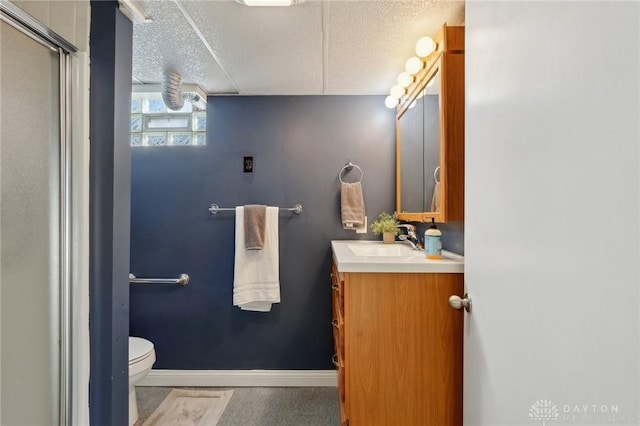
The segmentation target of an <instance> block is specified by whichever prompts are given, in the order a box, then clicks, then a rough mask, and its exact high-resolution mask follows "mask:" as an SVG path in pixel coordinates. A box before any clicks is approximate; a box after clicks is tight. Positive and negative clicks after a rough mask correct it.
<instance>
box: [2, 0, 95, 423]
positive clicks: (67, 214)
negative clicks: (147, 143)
mask: <svg viewBox="0 0 640 426" xmlns="http://www.w3.org/2000/svg"><path fill="white" fill-rule="evenodd" d="M0 20H1V21H2V22H5V23H7V24H9V25H11V26H12V27H13V28H15V29H17V30H18V31H20V32H21V33H23V34H24V35H26V36H28V37H30V38H31V39H33V40H34V41H36V42H38V43H40V44H41V45H43V46H45V47H47V48H49V49H50V50H52V51H54V52H57V53H58V55H59V60H60V70H59V72H60V81H59V100H60V135H59V137H60V142H59V147H58V149H59V151H58V155H59V177H60V182H59V195H60V199H59V224H58V226H59V235H60V238H59V242H58V245H59V258H60V265H59V266H60V272H59V283H60V284H59V291H58V298H59V312H60V318H59V333H60V358H59V359H60V361H59V372H58V373H59V390H58V391H59V394H58V399H59V403H58V405H59V418H58V424H59V425H61V426H63V425H71V424H73V423H74V419H72V413H73V412H74V410H73V409H74V404H77V403H79V402H77V401H76V400H75V398H74V395H73V392H72V391H73V387H72V383H73V379H74V369H73V366H74V359H73V356H72V354H73V353H74V346H73V345H74V344H76V342H74V341H73V336H74V331H75V330H74V329H75V326H74V325H73V324H72V321H71V318H72V315H73V310H74V306H73V305H72V296H73V294H72V291H73V289H72V276H73V273H74V267H76V268H77V267H79V265H78V264H74V262H73V260H74V259H73V254H74V252H73V247H72V241H73V239H72V238H73V237H74V236H75V235H73V234H72V232H73V230H74V229H77V228H78V224H77V223H75V222H74V220H75V218H74V217H73V216H72V207H73V206H72V172H73V170H72V165H73V158H72V122H71V106H72V105H71V104H72V93H71V86H72V77H73V73H72V63H71V60H72V55H73V54H74V53H76V52H77V49H76V47H75V46H74V45H73V44H71V43H69V42H68V41H67V40H65V39H64V38H63V37H61V36H60V35H58V34H56V33H55V32H53V31H52V30H51V29H49V28H48V27H46V26H45V25H44V24H42V23H41V22H39V21H38V20H36V19H34V18H33V17H32V16H31V15H29V14H28V13H26V12H25V11H23V10H22V9H20V8H18V7H16V6H15V5H13V4H12V3H10V2H8V1H6V0H0ZM81 237H82V236H81ZM78 284H80V283H78ZM78 343H79V342H78ZM76 353H78V352H76ZM84 356H85V354H84V353H82V352H80V357H84ZM86 356H87V358H88V354H86ZM82 403H84V402H82ZM87 404H88V401H87ZM76 420H77V419H76Z"/></svg>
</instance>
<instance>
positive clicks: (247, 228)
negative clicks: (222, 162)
mask: <svg viewBox="0 0 640 426" xmlns="http://www.w3.org/2000/svg"><path fill="white" fill-rule="evenodd" d="M266 216H267V206H259V205H253V204H252V205H248V206H244V247H245V248H246V249H247V250H262V249H263V248H264V230H265V220H266Z"/></svg>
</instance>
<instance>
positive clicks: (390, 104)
mask: <svg viewBox="0 0 640 426" xmlns="http://www.w3.org/2000/svg"><path fill="white" fill-rule="evenodd" d="M384 104H385V105H386V107H387V108H395V107H397V106H398V100H397V99H396V98H394V97H393V96H387V97H386V98H384Z"/></svg>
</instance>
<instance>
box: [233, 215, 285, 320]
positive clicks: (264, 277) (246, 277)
mask: <svg viewBox="0 0 640 426" xmlns="http://www.w3.org/2000/svg"><path fill="white" fill-rule="evenodd" d="M235 244H236V250H235V265H234V271H233V305H234V306H239V307H240V308H241V309H242V310H245V311H259V312H269V311H270V310H271V304H272V303H280V269H279V254H278V207H267V212H266V218H265V232H264V246H263V249H262V250H247V249H246V248H245V243H244V208H243V207H236V238H235Z"/></svg>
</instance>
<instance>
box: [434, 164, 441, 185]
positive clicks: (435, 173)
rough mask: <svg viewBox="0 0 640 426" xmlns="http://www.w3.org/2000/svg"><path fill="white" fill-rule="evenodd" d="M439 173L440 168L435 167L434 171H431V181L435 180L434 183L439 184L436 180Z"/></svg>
mask: <svg viewBox="0 0 640 426" xmlns="http://www.w3.org/2000/svg"><path fill="white" fill-rule="evenodd" d="M439 171H440V166H438V167H436V169H435V170H434V171H433V180H435V181H436V183H440V181H439V180H438V172H439Z"/></svg>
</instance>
